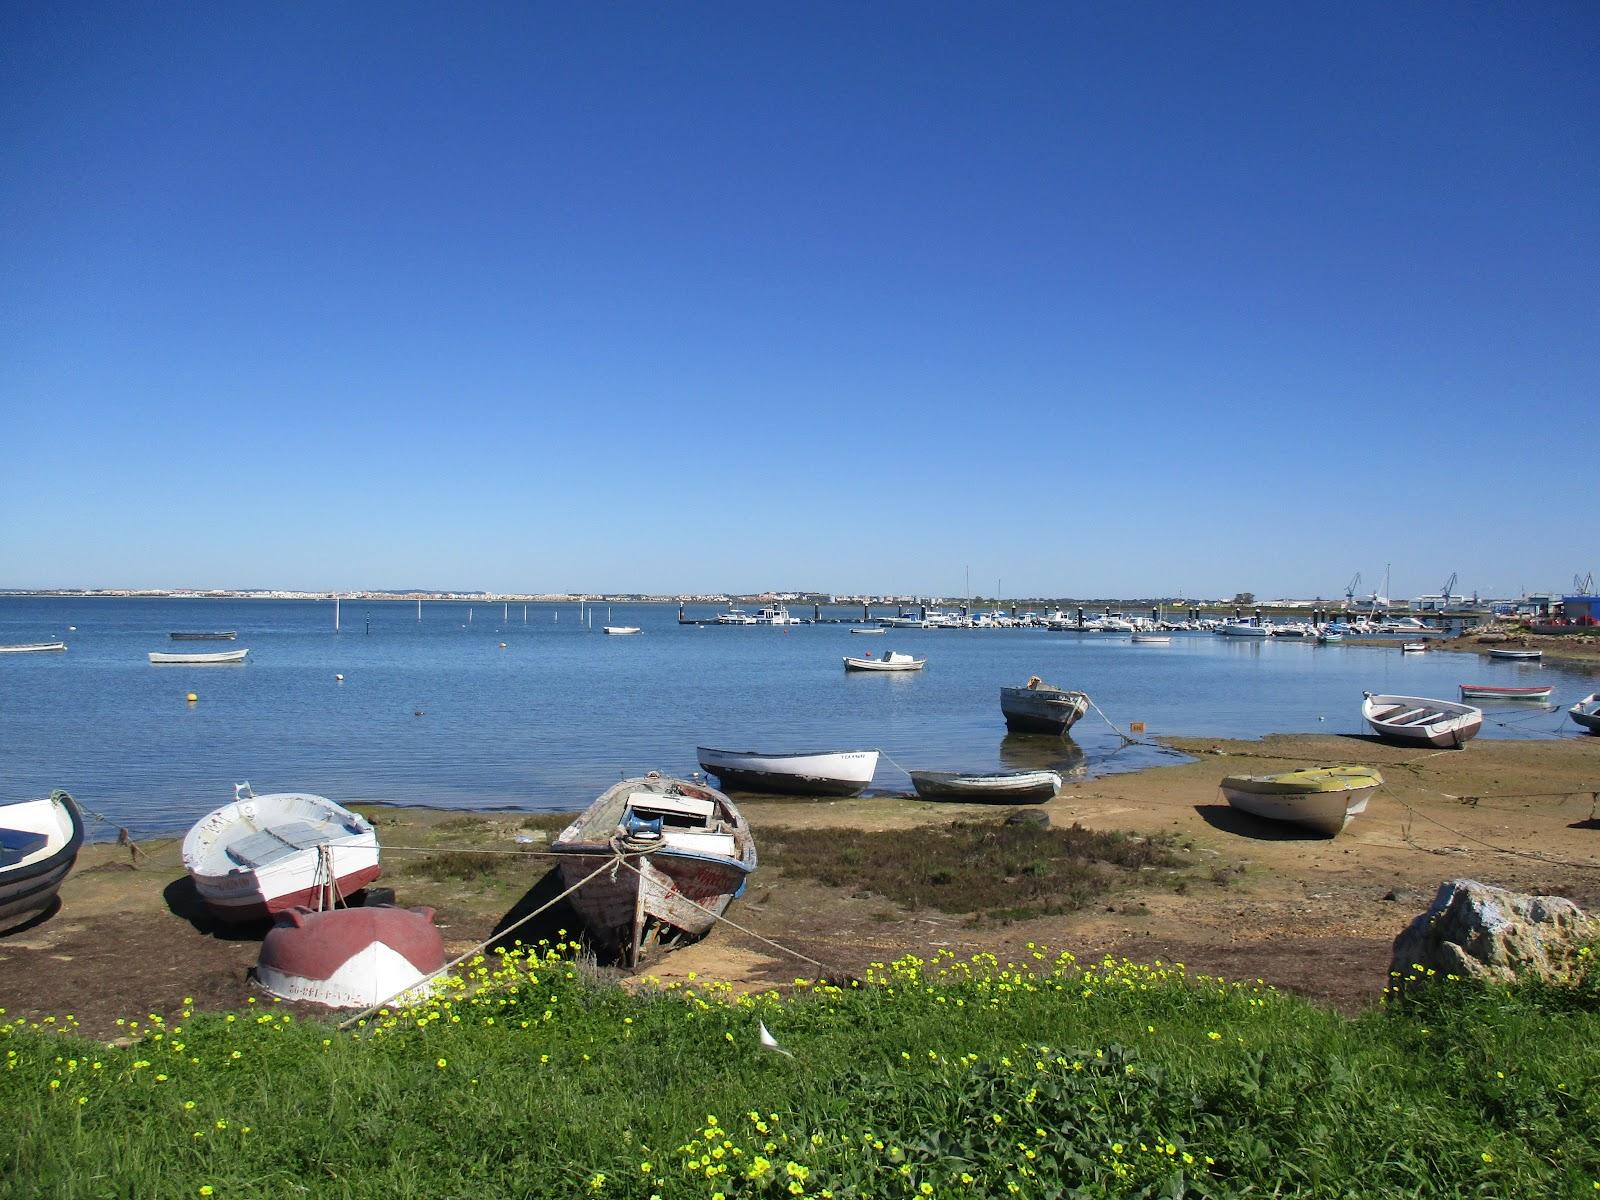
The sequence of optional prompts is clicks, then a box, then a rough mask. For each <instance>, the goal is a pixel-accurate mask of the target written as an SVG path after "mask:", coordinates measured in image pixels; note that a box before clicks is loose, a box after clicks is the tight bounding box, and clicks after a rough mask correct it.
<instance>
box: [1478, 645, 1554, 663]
mask: <svg viewBox="0 0 1600 1200" xmlns="http://www.w3.org/2000/svg"><path fill="white" fill-rule="evenodd" d="M1489 657H1490V658H1501V659H1506V660H1507V661H1509V662H1538V661H1539V660H1540V659H1541V658H1543V657H1544V651H1543V650H1522V649H1518V648H1515V647H1513V648H1511V649H1502V648H1499V647H1496V648H1495V649H1493V650H1491V651H1489Z"/></svg>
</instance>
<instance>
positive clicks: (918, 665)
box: [844, 650, 928, 671]
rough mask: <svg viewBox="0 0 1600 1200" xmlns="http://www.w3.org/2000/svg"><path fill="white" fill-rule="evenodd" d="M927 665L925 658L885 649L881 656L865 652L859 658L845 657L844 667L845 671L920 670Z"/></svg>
mask: <svg viewBox="0 0 1600 1200" xmlns="http://www.w3.org/2000/svg"><path fill="white" fill-rule="evenodd" d="M927 665H928V660H927V659H925V658H913V657H912V656H911V655H909V654H899V653H896V652H895V651H893V650H885V651H884V652H883V657H882V658H873V657H872V655H870V654H866V655H863V656H862V657H860V658H851V657H849V656H846V657H845V660H844V669H845V670H846V671H920V670H922V668H923V667H925V666H927Z"/></svg>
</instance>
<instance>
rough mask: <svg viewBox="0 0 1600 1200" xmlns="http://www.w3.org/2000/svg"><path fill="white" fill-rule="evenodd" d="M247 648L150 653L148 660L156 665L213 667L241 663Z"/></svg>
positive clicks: (247, 652)
mask: <svg viewBox="0 0 1600 1200" xmlns="http://www.w3.org/2000/svg"><path fill="white" fill-rule="evenodd" d="M249 653H250V651H248V650H220V651H218V652H217V653H215V654H151V655H150V661H151V662H153V663H155V664H156V665H157V666H189V667H215V666H221V665H223V664H225V663H242V662H243V661H244V657H245V655H247V654H249Z"/></svg>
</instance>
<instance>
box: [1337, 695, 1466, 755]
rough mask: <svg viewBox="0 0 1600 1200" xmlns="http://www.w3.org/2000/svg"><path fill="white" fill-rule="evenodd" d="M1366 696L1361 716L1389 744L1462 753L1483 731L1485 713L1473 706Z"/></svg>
mask: <svg viewBox="0 0 1600 1200" xmlns="http://www.w3.org/2000/svg"><path fill="white" fill-rule="evenodd" d="M1363 695H1364V698H1363V699H1362V701H1361V715H1362V716H1363V717H1364V718H1365V719H1366V722H1367V724H1368V725H1370V726H1372V731H1373V732H1374V733H1376V734H1377V735H1378V736H1379V737H1381V738H1382V739H1383V740H1384V741H1386V742H1394V743H1396V744H1398V745H1402V746H1438V747H1439V748H1441V749H1457V750H1459V749H1460V748H1461V747H1462V746H1464V745H1466V744H1467V742H1469V741H1470V740H1472V739H1473V738H1474V737H1476V736H1477V734H1478V730H1480V729H1482V728H1483V710H1482V709H1480V708H1473V707H1472V706H1471V705H1470V704H1457V703H1455V702H1454V701H1453V700H1433V699H1429V698H1428V697H1426V696H1375V695H1373V694H1372V693H1371V692H1366V693H1364V694H1363Z"/></svg>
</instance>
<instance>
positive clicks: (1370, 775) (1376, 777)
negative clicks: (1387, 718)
mask: <svg viewBox="0 0 1600 1200" xmlns="http://www.w3.org/2000/svg"><path fill="white" fill-rule="evenodd" d="M1382 783H1383V776H1382V775H1380V774H1378V772H1376V771H1374V770H1372V769H1371V768H1370V767H1345V766H1334V767H1303V768H1301V769H1300V770H1298V771H1283V772H1281V773H1279V774H1276V775H1230V776H1228V777H1227V778H1226V779H1224V780H1223V781H1222V785H1221V786H1222V794H1223V795H1224V796H1225V797H1227V800H1228V803H1229V804H1231V805H1232V806H1233V807H1234V808H1237V809H1239V810H1240V811H1241V812H1247V813H1249V814H1251V815H1252V816H1256V817H1263V818H1265V819H1266V820H1269V821H1287V822H1289V823H1291V824H1294V825H1303V826H1305V827H1306V828H1307V829H1314V830H1316V831H1317V832H1318V833H1322V834H1326V835H1327V836H1328V837H1335V836H1337V835H1338V833H1339V832H1340V831H1341V830H1342V829H1343V828H1344V827H1345V826H1346V825H1348V824H1349V823H1350V818H1351V817H1353V816H1355V815H1356V814H1357V813H1362V812H1365V811H1366V808H1367V800H1368V798H1369V797H1370V796H1371V795H1372V793H1373V791H1374V790H1375V789H1376V788H1378V787H1379V786H1380V785H1381V784H1382Z"/></svg>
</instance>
